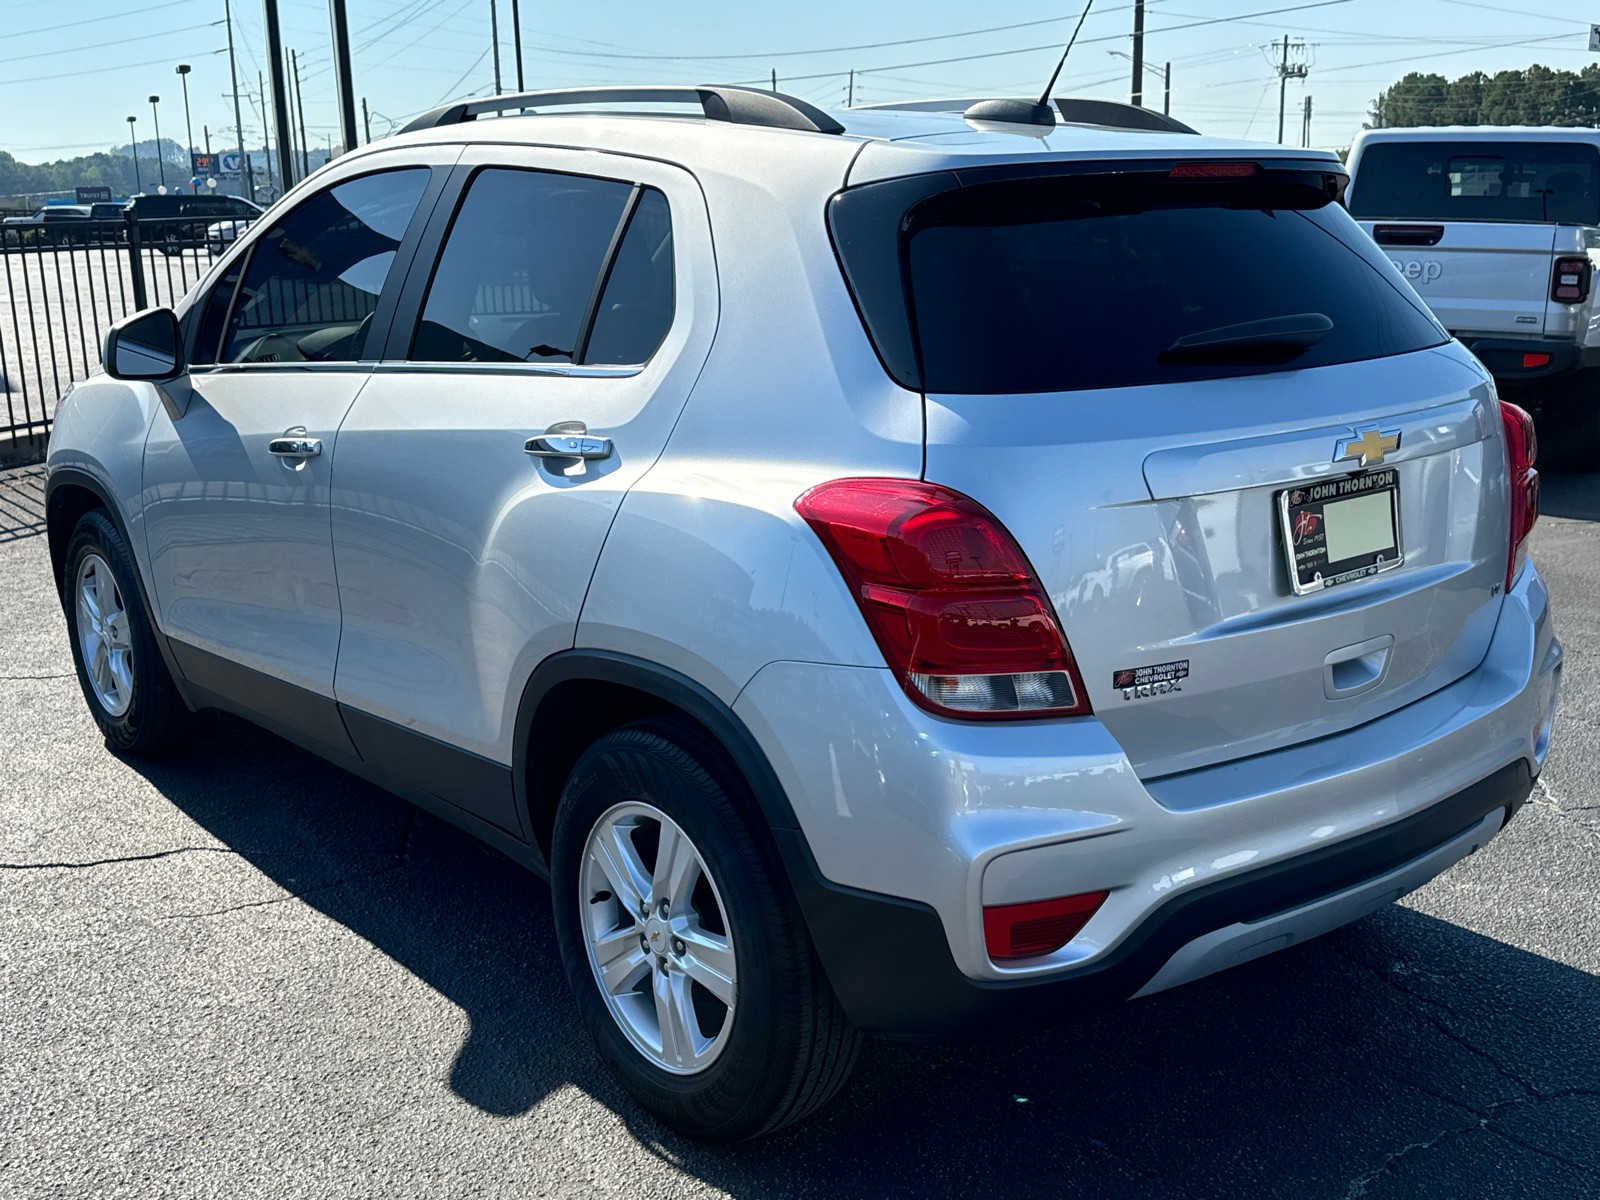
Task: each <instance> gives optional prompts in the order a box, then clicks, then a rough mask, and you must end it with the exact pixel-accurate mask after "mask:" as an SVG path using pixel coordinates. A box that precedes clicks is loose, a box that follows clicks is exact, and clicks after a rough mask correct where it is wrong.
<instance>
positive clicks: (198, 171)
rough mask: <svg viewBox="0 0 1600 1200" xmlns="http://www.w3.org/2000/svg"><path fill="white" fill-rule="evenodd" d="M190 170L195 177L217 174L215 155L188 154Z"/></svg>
mask: <svg viewBox="0 0 1600 1200" xmlns="http://www.w3.org/2000/svg"><path fill="white" fill-rule="evenodd" d="M189 159H190V162H191V166H190V170H191V172H192V173H193V174H195V175H215V174H216V173H217V156H216V155H215V154H190V155H189Z"/></svg>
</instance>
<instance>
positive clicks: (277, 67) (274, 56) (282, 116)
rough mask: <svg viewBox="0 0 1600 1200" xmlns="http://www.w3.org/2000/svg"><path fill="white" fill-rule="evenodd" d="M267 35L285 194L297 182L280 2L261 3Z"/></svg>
mask: <svg viewBox="0 0 1600 1200" xmlns="http://www.w3.org/2000/svg"><path fill="white" fill-rule="evenodd" d="M261 7H262V11H263V14H264V20H263V22H262V23H263V24H264V25H265V27H266V33H267V62H268V63H269V64H270V65H271V67H272V140H273V141H274V142H276V143H277V144H278V179H279V180H280V181H281V182H282V187H283V190H284V191H285V192H287V191H288V190H289V185H290V183H291V181H292V180H293V179H294V159H293V158H291V157H290V154H291V153H292V151H291V150H290V149H289V141H290V135H289V101H288V98H287V96H285V94H284V87H285V83H284V78H283V35H282V33H281V32H280V31H279V29H278V0H261Z"/></svg>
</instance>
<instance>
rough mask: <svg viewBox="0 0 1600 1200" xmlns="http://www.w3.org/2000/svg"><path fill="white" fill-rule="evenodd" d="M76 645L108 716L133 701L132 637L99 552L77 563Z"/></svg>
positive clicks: (119, 712)
mask: <svg viewBox="0 0 1600 1200" xmlns="http://www.w3.org/2000/svg"><path fill="white" fill-rule="evenodd" d="M76 593H77V600H78V646H79V649H80V650H82V652H83V665H84V668H85V670H87V671H88V674H89V685H90V686H91V687H92V688H93V689H94V695H95V699H96V700H98V701H100V705H101V707H102V708H104V709H105V710H106V712H107V714H109V715H110V716H113V717H120V716H122V714H123V713H125V712H127V711H128V706H129V705H130V704H132V703H133V639H132V636H131V633H130V631H129V629H128V610H127V606H126V605H125V604H123V602H122V592H121V590H120V589H119V588H118V587H117V581H116V579H115V577H113V575H112V574H111V567H110V565H109V564H107V562H106V560H105V559H103V558H101V557H100V555H98V554H93V553H91V554H85V555H84V556H83V558H82V559H81V560H79V563H78V580H77V588H76Z"/></svg>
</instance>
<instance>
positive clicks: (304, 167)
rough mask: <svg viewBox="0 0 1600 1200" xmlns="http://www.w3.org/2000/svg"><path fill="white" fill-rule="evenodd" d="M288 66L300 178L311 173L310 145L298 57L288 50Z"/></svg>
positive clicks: (304, 94) (304, 95)
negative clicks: (297, 119) (291, 75)
mask: <svg viewBox="0 0 1600 1200" xmlns="http://www.w3.org/2000/svg"><path fill="white" fill-rule="evenodd" d="M289 68H290V70H291V71H292V72H293V73H294V106H295V109H296V111H297V112H298V113H299V115H300V178H301V179H304V178H305V177H306V176H307V175H309V174H311V153H310V151H311V147H310V146H309V145H308V144H307V143H306V93H305V89H303V88H302V87H301V86H300V59H299V57H298V56H297V55H296V54H295V52H294V51H293V50H290V51H289Z"/></svg>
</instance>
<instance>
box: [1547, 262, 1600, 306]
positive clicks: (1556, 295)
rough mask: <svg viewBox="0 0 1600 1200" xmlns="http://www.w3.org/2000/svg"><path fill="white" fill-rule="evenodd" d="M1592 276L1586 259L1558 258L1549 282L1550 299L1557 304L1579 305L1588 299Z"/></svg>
mask: <svg viewBox="0 0 1600 1200" xmlns="http://www.w3.org/2000/svg"><path fill="white" fill-rule="evenodd" d="M1593 274H1594V269H1593V267H1592V266H1590V263H1589V260H1588V259H1587V258H1558V259H1556V268H1555V273H1554V274H1553V275H1552V276H1551V280H1550V299H1552V300H1554V301H1556V302H1557V303H1558V304H1581V303H1583V301H1585V300H1587V299H1588V298H1589V280H1590V277H1591V276H1592V275H1593Z"/></svg>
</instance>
